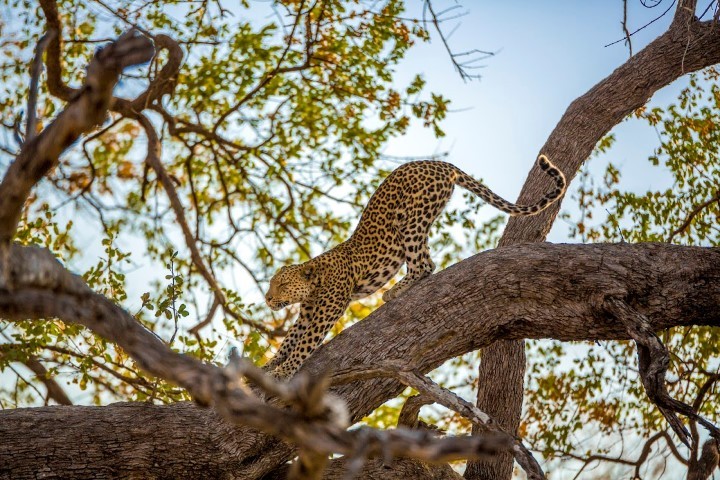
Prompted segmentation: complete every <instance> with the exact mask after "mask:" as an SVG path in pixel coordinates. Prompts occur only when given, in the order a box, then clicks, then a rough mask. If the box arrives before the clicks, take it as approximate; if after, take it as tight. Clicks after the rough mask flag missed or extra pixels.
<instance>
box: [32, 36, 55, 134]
mask: <svg viewBox="0 0 720 480" xmlns="http://www.w3.org/2000/svg"><path fill="white" fill-rule="evenodd" d="M55 35H57V31H56V30H49V31H48V32H47V33H46V34H45V35H43V36H42V37H41V38H40V41H38V44H37V46H36V47H35V58H33V63H32V66H31V67H30V94H29V95H28V106H27V127H26V129H25V141H26V142H29V141H30V140H32V139H33V138H34V137H35V135H36V134H37V131H36V130H37V97H38V83H39V82H40V71H41V70H42V56H43V53H45V49H46V48H47V45H48V43H50V41H51V40H52V39H53V38H55Z"/></svg>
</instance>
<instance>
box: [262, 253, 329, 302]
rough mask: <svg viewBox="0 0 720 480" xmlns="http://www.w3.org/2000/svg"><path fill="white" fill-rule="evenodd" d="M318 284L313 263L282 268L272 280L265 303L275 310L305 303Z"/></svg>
mask: <svg viewBox="0 0 720 480" xmlns="http://www.w3.org/2000/svg"><path fill="white" fill-rule="evenodd" d="M316 283H317V282H316V271H315V265H313V264H312V262H305V263H302V264H300V265H288V266H287V267H282V268H281V269H280V270H278V271H277V273H276V274H275V275H274V276H273V277H272V278H271V279H270V288H268V291H267V293H266V294H265V302H267V304H268V307H270V308H272V309H273V310H280V309H281V308H284V307H287V306H288V305H293V304H295V303H300V302H304V301H305V300H307V299H308V298H309V297H310V295H311V294H312V292H313V291H314V290H315V285H316Z"/></svg>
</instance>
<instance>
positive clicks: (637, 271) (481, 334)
mask: <svg viewBox="0 0 720 480" xmlns="http://www.w3.org/2000/svg"><path fill="white" fill-rule="evenodd" d="M46 281H47V280H46ZM0 293H1V292H0ZM607 298H619V299H622V300H623V301H625V302H627V304H629V305H632V306H633V307H634V308H635V309H637V311H638V312H640V313H642V315H644V316H645V317H646V318H647V319H648V322H649V323H650V326H651V328H652V329H653V330H655V331H658V330H662V329H665V328H669V327H672V326H679V325H713V326H720V249H717V248H697V247H678V246H673V245H666V244H642V245H632V244H617V245H610V244H608V245H551V244H535V245H520V246H514V247H507V248H501V249H497V250H494V251H489V252H485V253H482V254H479V255H476V256H474V257H472V258H470V259H468V260H466V261H464V262H461V263H459V264H457V265H455V266H453V267H451V268H449V269H447V270H445V271H443V272H440V273H438V274H437V275H433V276H432V277H429V278H427V279H425V280H423V281H422V282H420V283H419V284H418V285H417V286H416V287H414V288H413V289H411V290H410V291H409V292H407V293H406V294H405V295H403V298H402V299H398V300H397V301H395V302H391V303H389V304H387V305H386V306H384V307H383V308H381V309H379V310H378V311H377V312H374V313H373V314H372V315H370V316H369V317H368V318H366V319H365V320H363V321H362V322H359V323H358V324H356V325H354V326H353V327H351V328H349V329H347V330H345V331H344V332H342V333H341V334H340V335H338V336H337V337H336V338H334V339H333V340H332V341H331V342H328V343H327V344H326V345H324V346H323V347H321V348H320V349H319V350H318V351H317V352H316V353H315V354H314V355H313V356H312V357H311V358H310V359H309V361H308V362H307V363H306V365H305V366H304V367H303V371H306V372H309V373H311V374H312V375H319V374H320V372H323V371H327V370H329V369H331V368H332V369H335V370H338V373H342V371H347V370H353V369H358V368H362V367H363V366H367V367H373V366H374V365H376V364H377V363H378V362H382V361H390V362H392V361H395V362H403V363H404V364H406V365H407V366H408V367H409V368H412V369H416V370H418V371H420V372H427V371H430V370H432V369H433V368H435V367H437V366H438V365H440V364H442V363H443V362H444V361H445V360H447V359H448V358H452V357H454V356H457V355H460V354H462V353H465V352H468V351H472V350H476V349H478V348H482V347H485V346H487V345H490V344H492V343H493V342H494V341H497V340H500V339H505V340H513V339H522V338H556V339H559V340H566V341H571V340H575V341H577V340H596V339H599V340H616V339H629V338H630V335H629V334H628V332H627V329H626V328H625V327H624V326H623V324H622V322H619V321H617V320H616V319H615V318H614V317H612V316H609V315H607V314H606V311H605V309H604V307H603V305H604V302H605V300H606V299H607ZM14 299H16V297H14V296H12V295H7V294H0V312H7V308H8V302H13V301H14ZM368 339H372V341H371V342H369V341H368ZM174 368H180V367H179V366H178V367H174ZM402 389H403V386H402V385H401V384H400V383H399V382H397V381H395V380H390V379H377V378H376V379H367V380H362V381H357V382H353V383H348V384H344V385H340V386H337V387H335V388H333V392H334V393H335V394H337V395H339V396H341V397H342V398H344V399H345V400H346V402H347V403H348V408H349V410H350V412H351V414H352V417H353V419H354V420H358V419H360V418H362V417H363V416H364V415H366V414H368V413H369V412H371V411H372V410H373V409H375V408H377V407H378V406H379V405H380V404H382V403H383V402H384V401H386V400H387V399H389V398H392V397H393V396H395V395H397V394H398V393H399V392H400V391H401V390H402ZM62 408H63V407H47V408H41V409H27V410H18V411H3V412H0V429H2V431H0V438H2V439H3V440H2V443H0V471H3V470H2V469H3V468H4V469H5V470H4V471H3V472H8V469H9V468H15V465H22V464H26V463H32V462H38V461H42V462H43V463H42V465H47V464H48V462H50V461H51V460H52V459H53V458H54V457H57V458H58V459H60V460H61V459H62V458H82V456H83V455H86V456H91V457H92V458H93V461H94V462H95V463H94V464H95V465H96V468H98V469H106V470H103V471H108V472H111V471H116V470H113V469H119V468H122V466H123V465H126V464H128V463H131V464H132V463H133V462H135V463H134V464H140V465H139V470H137V471H141V472H146V471H148V472H151V471H153V470H152V469H153V468H156V467H153V465H154V463H155V462H156V463H158V464H161V465H163V464H168V465H169V464H172V463H173V462H175V463H177V464H179V463H181V462H196V463H197V464H198V465H200V466H201V467H202V469H203V470H204V471H211V472H220V471H221V470H222V472H227V471H231V472H232V474H234V475H237V476H239V477H240V478H248V479H251V478H263V476H264V475H270V474H271V473H272V472H274V471H276V470H277V469H278V468H283V467H282V465H283V463H284V462H285V461H287V460H289V459H290V458H292V451H291V450H290V449H289V447H288V446H287V445H285V444H283V443H281V442H280V441H278V440H275V439H273V438H272V437H270V436H268V435H266V434H263V433H260V432H258V431H256V430H253V429H251V428H248V427H228V426H227V425H225V426H223V425H224V424H223V422H222V421H220V420H218V417H217V416H216V414H215V413H213V412H212V411H209V410H202V411H198V413H196V412H195V410H197V409H194V407H193V410H194V411H193V413H192V415H191V414H188V416H187V417H186V410H182V408H190V407H178V406H161V407H154V408H156V409H158V410H157V411H153V412H154V413H153V414H152V415H151V416H148V417H144V418H143V417H137V416H136V415H134V414H130V412H131V410H122V408H119V407H118V408H115V407H109V408H107V407H106V408H95V409H92V410H93V412H94V415H97V416H96V417H95V419H94V420H93V422H92V424H91V425H93V426H88V428H90V429H97V425H107V424H118V425H122V426H123V428H124V429H126V430H127V432H126V433H128V432H129V433H128V435H127V436H126V437H119V435H121V434H122V433H118V432H117V431H115V430H114V429H109V428H102V429H99V430H97V431H98V432H104V434H105V435H106V436H105V437H104V438H103V437H97V436H95V437H91V431H85V430H84V429H83V428H81V427H80V424H75V423H72V422H68V423H67V424H64V425H62V426H60V427H58V426H57V424H55V427H53V426H52V425H53V422H54V421H53V420H51V419H50V420H46V421H40V422H37V421H36V422H35V423H34V424H33V425H34V426H32V425H28V424H27V423H25V422H27V421H28V420H27V419H26V418H23V417H24V416H25V417H26V416H28V415H29V416H32V415H36V414H37V415H44V413H43V412H45V411H50V412H53V411H55V413H53V414H52V415H58V413H57V412H62V411H64V410H63V409H62ZM66 408H67V409H69V410H68V411H72V409H75V408H80V407H66ZM128 408H129V407H128ZM164 410H167V411H170V412H172V413H171V414H169V415H168V416H167V417H162V416H161V414H160V413H158V412H161V411H164ZM123 411H127V412H129V413H128V414H125V415H122V419H117V420H112V419H111V418H110V417H112V416H113V415H121V413H118V412H123ZM105 416H107V418H105ZM198 416H199V417H198ZM200 417H201V418H200ZM165 418H167V420H166V419H165ZM170 419H176V420H177V419H180V420H179V423H181V424H182V425H183V428H182V429H180V428H178V427H177V424H176V423H173V422H171V421H170ZM68 425H74V426H73V427H72V428H73V436H74V437H73V438H75V439H78V438H92V441H89V442H87V443H86V444H85V443H82V444H81V443H78V442H75V443H70V442H68V441H67V440H66V438H65V437H61V436H55V435H47V436H43V434H42V432H49V431H51V430H52V429H53V428H59V429H60V430H67V429H68V428H69V427H68ZM136 425H137V427H138V428H139V429H140V430H138V431H135V430H134V428H135V426H136ZM204 425H209V426H208V427H204ZM196 428H199V429H200V432H196ZM203 428H207V429H208V430H210V431H215V432H216V434H217V437H215V438H216V440H215V441H216V442H219V443H217V444H215V445H213V446H208V442H209V441H210V439H211V438H212V437H209V436H206V435H205V434H203V433H202V429H203ZM149 430H151V431H152V432H155V433H154V434H152V433H146V432H148V431H149ZM134 431H135V433H132V432H134ZM228 431H230V432H232V434H229V435H227V436H224V435H225V434H224V433H223V432H228ZM178 432H180V433H178ZM10 435H12V436H10ZM22 435H25V437H22ZM33 435H35V436H37V435H40V436H41V437H42V438H43V441H44V444H43V445H42V448H40V447H39V446H38V443H37V442H38V441H39V440H38V441H36V440H31V438H32V436H33ZM153 435H154V437H153ZM143 436H146V437H147V438H149V439H152V438H157V439H162V443H164V444H167V445H174V447H173V448H172V449H163V448H161V447H157V448H154V449H152V451H153V452H155V453H154V455H155V456H150V454H147V455H144V454H143V455H141V454H139V453H137V449H138V448H142V446H139V445H135V444H137V443H138V438H141V437H143ZM228 437H229V438H230V439H229V440H228ZM9 439H12V440H9ZM159 441H160V440H158V442H159ZM26 442H27V445H28V446H25V447H21V446H19V445H18V444H24V443H26ZM173 442H178V443H173ZM228 442H229V443H228ZM151 443H152V440H151ZM11 447H12V448H13V449H14V450H13V454H12V457H11V461H9V460H8V458H9V456H10V453H9V450H8V449H10V448H11ZM115 447H117V448H115ZM109 449H114V450H109ZM105 451H108V452H109V451H112V453H106V454H104V453H103V452H105ZM228 451H229V452H232V454H233V455H234V457H233V460H232V461H233V462H235V463H228V462H230V461H229V460H228V461H226V460H224V457H223V455H225V454H226V453H225V452H228ZM23 452H24V453H23ZM58 452H62V455H60V454H59V453H58ZM163 455H168V458H167V459H165V458H164V457H163ZM171 459H173V460H172V461H171ZM36 465H37V464H36ZM54 465H55V466H56V468H58V470H56V471H55V473H56V474H57V475H59V476H61V477H64V478H73V475H74V473H73V472H74V470H72V469H70V470H61V469H60V467H61V466H62V463H61V462H59V461H56V463H54ZM66 465H67V467H68V468H70V464H69V463H67V464H66ZM167 468H169V467H167ZM198 468H200V467H198ZM164 471H165V472H167V470H164ZM193 471H194V470H193ZM14 473H15V472H13V475H11V474H10V473H9V472H8V473H3V475H6V476H7V477H12V478H15V477H17V476H18V475H14ZM83 473H87V471H83ZM80 476H81V475H80ZM217 476H219V477H220V478H222V476H221V475H220V474H218V475H217ZM20 478H22V477H20ZM74 478H78V477H77V476H76V477H74ZM176 478H198V477H197V476H194V475H187V476H183V475H181V474H178V475H177V477H176ZM205 478H207V477H205ZM383 478H400V477H394V476H392V475H391V474H390V473H388V474H387V475H386V476H385V477H383ZM406 478H407V477H406Z"/></svg>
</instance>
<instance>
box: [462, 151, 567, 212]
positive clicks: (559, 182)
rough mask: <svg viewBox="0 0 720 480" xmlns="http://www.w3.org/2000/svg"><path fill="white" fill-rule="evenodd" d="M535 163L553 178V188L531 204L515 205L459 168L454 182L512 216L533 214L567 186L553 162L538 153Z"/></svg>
mask: <svg viewBox="0 0 720 480" xmlns="http://www.w3.org/2000/svg"><path fill="white" fill-rule="evenodd" d="M537 164H538V166H539V167H540V169H542V171H544V172H545V173H546V174H547V175H548V176H549V177H551V178H552V179H553V180H555V189H554V190H551V191H549V192H548V193H546V194H545V196H544V197H543V198H541V199H540V201H539V202H537V203H535V204H532V205H517V204H515V203H510V202H508V201H507V200H505V199H504V198H502V197H500V196H499V195H497V194H496V193H495V192H493V191H492V190H490V189H489V188H488V187H486V186H485V185H483V184H482V183H480V182H478V181H477V180H475V179H474V178H472V177H471V176H470V175H468V174H467V173H465V172H463V171H462V170H460V169H457V178H456V179H455V184H456V185H459V186H461V187H463V188H464V189H466V190H469V191H471V192H472V193H474V194H475V195H477V196H478V197H480V198H482V199H483V200H485V201H486V202H487V203H489V204H490V205H493V206H494V207H497V208H498V209H500V210H502V211H503V212H505V213H509V214H510V215H512V216H525V215H535V214H537V213H540V212H542V211H543V210H545V209H546V208H547V207H549V206H550V205H551V204H552V203H553V202H554V201H555V200H557V199H558V198H559V197H560V196H561V195H562V194H563V193H564V192H565V188H566V186H567V182H566V181H565V175H563V173H562V172H561V171H560V169H558V168H557V167H556V166H555V165H553V163H552V162H551V161H550V160H548V158H547V157H546V156H545V155H540V156H539V157H538V159H537Z"/></svg>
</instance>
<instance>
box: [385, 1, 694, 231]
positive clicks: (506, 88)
mask: <svg viewBox="0 0 720 480" xmlns="http://www.w3.org/2000/svg"><path fill="white" fill-rule="evenodd" d="M455 3H456V2H453V1H444V2H436V4H437V5H436V11H439V10H442V7H443V6H445V7H447V6H451V5H454V4H455ZM628 3H629V11H628V19H629V27H630V29H631V30H635V29H637V28H639V27H641V26H643V25H645V24H646V23H647V22H648V21H650V20H652V19H653V18H655V17H656V16H658V15H659V14H660V13H662V11H664V10H665V9H667V8H668V7H669V6H670V2H669V1H667V0H666V1H664V2H662V3H661V4H660V5H659V6H658V7H656V8H653V9H647V8H645V7H643V6H642V5H641V4H640V2H639V1H634V2H633V1H631V2H628ZM462 6H463V9H458V10H457V11H464V12H466V13H467V15H466V16H464V17H463V18H461V19H459V20H456V21H451V22H448V24H447V25H446V28H447V30H448V31H450V30H452V28H453V27H454V26H455V25H456V24H458V23H459V25H458V26H457V29H456V30H455V32H454V34H453V35H452V36H451V38H450V41H449V43H450V45H451V47H452V48H453V49H454V50H455V51H463V50H469V49H472V48H478V49H481V50H488V51H494V52H497V54H496V55H495V56H494V57H491V58H488V59H486V60H484V61H483V62H481V64H482V65H484V66H485V67H484V68H483V69H481V70H479V71H478V72H479V73H481V74H482V78H481V79H480V80H474V81H469V82H464V81H463V80H462V79H461V78H460V76H459V75H458V74H457V73H456V72H455V71H454V69H453V66H452V64H451V62H450V59H449V57H448V55H447V53H446V52H445V50H444V48H443V46H442V44H441V42H439V41H438V39H437V36H436V35H434V36H433V42H432V43H431V44H421V45H418V46H416V47H415V48H413V49H412V50H411V51H410V53H409V55H408V58H407V59H406V61H405V62H404V63H403V64H402V65H401V68H400V69H399V70H398V75H397V79H398V82H399V83H405V82H407V81H408V79H409V78H410V77H411V76H412V75H413V74H414V73H416V72H422V73H423V74H424V76H425V78H426V79H427V81H428V86H427V87H428V89H429V90H432V91H436V92H440V93H442V94H443V95H445V96H447V97H449V98H450V99H451V100H452V104H451V109H452V110H454V112H453V113H450V114H449V115H448V118H447V120H445V121H444V123H443V128H444V130H445V132H446V134H447V136H446V137H445V138H443V139H441V140H437V139H435V138H434V137H433V136H432V135H431V133H430V132H429V131H427V130H425V129H422V128H420V127H416V128H413V129H411V131H410V132H408V134H407V135H405V136H404V137H402V138H399V139H396V140H393V141H392V142H391V143H390V145H389V146H388V148H387V153H389V154H393V155H400V156H403V155H426V154H428V153H435V152H441V151H449V152H450V156H449V157H448V161H450V162H452V163H454V164H456V165H458V166H460V167H461V168H463V169H465V170H466V171H468V173H472V174H474V175H475V176H477V177H482V178H483V179H484V180H485V182H486V183H487V184H488V186H490V187H491V188H493V189H494V190H497V191H498V193H500V194H501V195H504V196H506V198H508V199H511V200H514V199H516V198H517V194H518V193H519V190H520V188H521V187H522V184H523V182H524V181H525V178H526V175H527V172H528V169H529V167H530V166H531V164H532V162H533V161H534V159H535V157H536V156H537V154H538V153H539V150H540V148H541V147H542V145H543V144H544V143H545V141H546V139H547V137H548V136H549V134H550V132H551V131H552V129H553V128H554V127H555V125H556V124H557V122H558V121H559V120H560V118H561V116H562V115H563V113H564V112H565V110H566V109H567V107H568V106H569V105H570V103H571V102H572V101H573V100H574V99H576V98H577V97H579V96H580V95H582V94H584V93H585V92H587V91H588V90H589V89H590V88H591V87H592V86H593V85H595V84H596V83H598V82H599V81H601V80H602V79H603V78H605V77H606V76H607V75H609V74H610V73H612V71H613V70H614V69H615V68H617V67H618V66H620V65H621V64H622V63H624V62H625V61H626V60H627V59H628V56H629V52H628V49H627V47H626V46H625V45H624V44H623V42H621V43H618V44H615V45H613V46H609V47H604V45H606V44H608V43H611V42H613V41H615V40H618V39H620V38H622V36H623V34H622V29H621V20H622V17H623V12H622V2H621V1H608V0H588V1H582V2H580V1H569V0H565V1H553V2H529V1H517V2H489V1H466V2H463V3H462ZM672 11H673V10H671V12H669V13H668V14H667V15H666V16H665V17H663V18H662V19H660V20H658V21H657V22H655V23H653V24H652V25H650V26H649V27H648V28H646V29H644V30H642V31H641V32H639V33H638V34H637V35H635V36H633V52H637V51H639V50H640V49H641V48H642V47H644V46H645V45H647V44H648V43H649V42H650V41H652V40H653V39H655V38H656V37H657V36H658V35H660V34H661V33H662V32H663V31H664V30H665V29H666V28H667V26H668V24H669V22H670V20H671V19H672V16H671V15H672ZM418 12H419V10H418ZM685 84H686V79H681V80H679V81H678V82H676V83H675V84H673V85H671V86H670V87H666V88H664V89H663V90H661V91H660V92H658V93H657V94H656V95H655V97H653V99H652V102H657V103H658V104H660V105H666V104H667V103H669V102H672V101H673V100H674V99H675V98H676V95H677V92H678V91H679V89H680V88H681V87H682V86H683V85H685ZM614 132H615V133H616V134H617V143H616V146H615V147H614V148H613V150H612V151H611V154H610V155H609V157H610V158H611V159H612V160H613V162H614V163H616V164H618V165H620V166H621V167H622V171H623V174H624V178H625V181H626V182H627V183H625V184H624V185H627V186H629V187H631V188H633V189H638V190H645V189H647V188H649V187H651V186H652V185H653V183H656V184H657V183H660V182H663V179H664V180H667V178H666V177H664V175H662V173H659V172H658V171H657V169H656V170H655V171H652V170H650V169H649V168H648V163H647V160H646V159H647V157H648V156H649V155H650V154H651V153H652V151H653V149H654V148H655V147H656V146H657V145H658V137H657V134H656V132H655V131H654V129H652V128H650V127H648V126H647V125H646V124H643V123H641V122H639V121H626V122H625V123H623V124H621V125H620V126H618V127H617V128H616V129H615V130H614ZM597 163H598V165H597V168H598V171H599V170H600V169H601V167H602V166H603V165H604V163H603V164H602V165H600V163H602V162H597ZM571 188H572V187H571ZM563 205H564V209H568V210H572V207H573V205H572V201H571V200H570V199H567V200H566V201H565V202H564V204H563ZM485 210H487V216H488V217H489V216H491V215H493V214H494V212H492V211H491V210H490V209H489V208H486V209H485ZM566 232H567V229H566V227H565V226H564V225H563V223H562V221H560V220H559V221H558V222H556V226H555V228H553V231H552V232H551V234H550V237H549V240H551V241H555V242H562V241H567V233H566Z"/></svg>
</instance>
